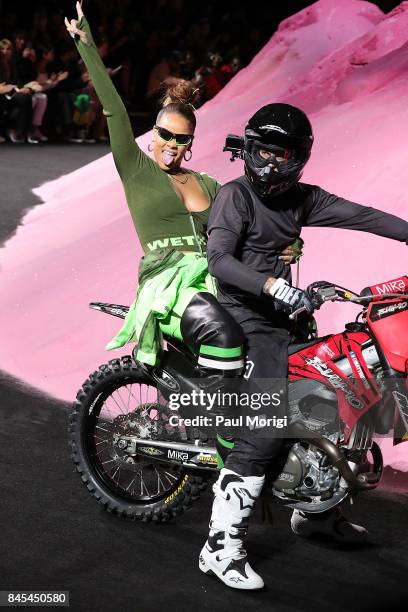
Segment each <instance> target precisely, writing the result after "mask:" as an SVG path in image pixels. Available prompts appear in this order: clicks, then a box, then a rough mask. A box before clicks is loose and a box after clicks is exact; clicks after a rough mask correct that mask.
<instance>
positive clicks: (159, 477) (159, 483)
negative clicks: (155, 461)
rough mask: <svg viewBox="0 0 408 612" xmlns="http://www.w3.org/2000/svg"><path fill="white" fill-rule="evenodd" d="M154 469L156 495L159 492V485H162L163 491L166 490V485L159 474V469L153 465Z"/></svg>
mask: <svg viewBox="0 0 408 612" xmlns="http://www.w3.org/2000/svg"><path fill="white" fill-rule="evenodd" d="M154 469H155V470H156V474H157V493H156V495H158V494H159V493H160V487H162V489H163V491H165V490H166V486H165V484H164V482H163V481H162V479H161V476H160V472H159V470H158V469H157V467H156V466H154Z"/></svg>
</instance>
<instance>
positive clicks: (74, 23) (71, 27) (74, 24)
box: [64, 2, 88, 44]
mask: <svg viewBox="0 0 408 612" xmlns="http://www.w3.org/2000/svg"><path fill="white" fill-rule="evenodd" d="M75 6H76V10H77V15H78V19H71V21H68V19H67V18H66V17H65V19H64V22H65V27H66V28H67V30H68V32H69V34H70V36H72V38H75V37H76V36H78V37H79V38H80V39H81V41H82V42H83V43H85V44H87V43H88V41H87V38H86V32H83V31H82V30H80V29H79V28H78V23H79V22H80V21H81V19H82V17H83V16H84V14H83V12H82V7H81V3H80V2H77V3H76V5H75Z"/></svg>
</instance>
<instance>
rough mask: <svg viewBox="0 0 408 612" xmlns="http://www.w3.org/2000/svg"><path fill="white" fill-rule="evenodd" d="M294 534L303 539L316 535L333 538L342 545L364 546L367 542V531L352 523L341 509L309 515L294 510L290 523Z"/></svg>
mask: <svg viewBox="0 0 408 612" xmlns="http://www.w3.org/2000/svg"><path fill="white" fill-rule="evenodd" d="M290 526H291V527H292V531H293V533H295V534H296V535H298V536H301V537H303V538H309V537H313V536H315V535H328V536H331V537H332V538H333V539H334V540H335V541H336V542H340V543H342V544H363V543H364V542H366V541H367V536H368V532H367V529H365V528H364V527H362V526H361V525H354V524H353V523H350V522H349V521H348V520H347V519H346V517H345V516H344V514H343V513H342V511H341V510H340V508H334V509H333V510H329V511H327V512H323V513H322V514H309V513H307V512H301V511H300V510H294V511H293V514H292V518H291V521H290Z"/></svg>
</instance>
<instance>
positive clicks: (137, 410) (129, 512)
mask: <svg viewBox="0 0 408 612" xmlns="http://www.w3.org/2000/svg"><path fill="white" fill-rule="evenodd" d="M169 413H170V411H169V409H168V408H167V406H166V403H165V401H164V400H163V398H161V397H160V394H159V392H158V390H157V387H156V386H155V383H154V382H152V381H151V380H150V379H148V378H147V376H146V374H145V373H144V371H143V369H142V368H141V367H140V366H138V365H137V364H136V363H135V362H134V361H133V359H132V358H131V357H129V356H128V357H122V358H121V359H114V360H112V361H110V362H109V363H107V364H105V365H102V366H100V367H99V369H98V370H97V371H96V372H94V373H93V374H91V375H90V376H89V378H88V379H87V380H86V381H85V383H84V384H83V386H82V388H81V389H80V390H79V392H78V394H77V399H76V401H75V402H74V405H73V410H72V413H71V415H70V427H69V443H70V447H71V456H72V459H73V461H74V463H75V466H76V469H77V471H78V472H79V474H80V475H81V479H82V482H83V483H84V484H85V485H86V487H87V489H88V491H89V493H90V494H91V495H92V497H94V498H95V499H96V500H97V501H98V502H99V503H100V504H102V505H103V506H104V508H105V509H106V510H107V511H108V512H113V513H116V514H119V515H121V516H124V517H129V518H132V519H138V520H142V521H150V520H154V521H166V520H168V519H169V518H171V517H173V516H177V515H179V514H181V513H182V512H183V511H184V510H186V509H187V508H189V507H191V505H192V504H193V502H195V501H196V500H197V499H198V498H199V496H200V491H201V490H202V489H204V488H205V487H206V485H207V478H208V476H207V475H204V476H202V475H200V473H198V474H197V473H196V472H194V473H192V472H190V471H189V470H186V469H185V468H184V467H183V466H179V465H172V464H170V463H164V462H161V461H158V460H157V459H154V452H155V449H154V447H152V448H151V452H152V458H151V459H150V458H146V457H145V456H143V457H142V456H140V455H139V456H138V455H136V456H130V455H129V453H127V452H126V449H123V448H122V446H123V444H124V443H123V438H124V437H126V436H137V437H138V438H143V439H146V442H147V445H148V440H149V439H170V440H173V441H175V440H181V439H183V438H184V439H185V432H182V431H180V430H179V429H178V428H175V427H171V426H170V425H169V423H168V417H169Z"/></svg>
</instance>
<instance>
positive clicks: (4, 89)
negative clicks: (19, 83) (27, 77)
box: [0, 82, 16, 94]
mask: <svg viewBox="0 0 408 612" xmlns="http://www.w3.org/2000/svg"><path fill="white" fill-rule="evenodd" d="M15 88H16V86H15V85H12V84H11V83H4V82H3V83H0V94H8V93H10V91H13V89H15Z"/></svg>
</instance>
